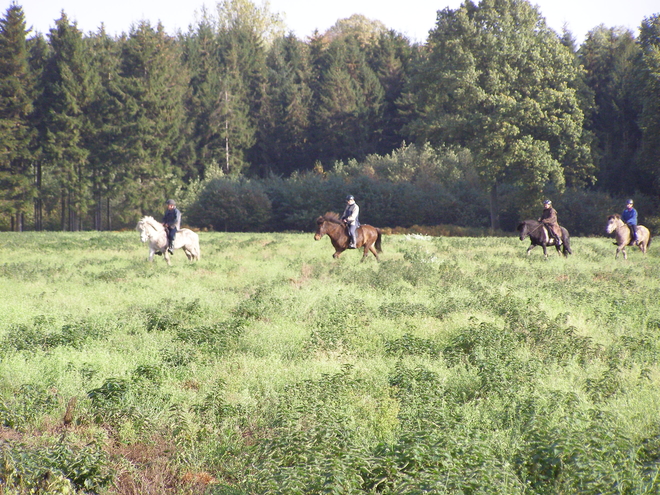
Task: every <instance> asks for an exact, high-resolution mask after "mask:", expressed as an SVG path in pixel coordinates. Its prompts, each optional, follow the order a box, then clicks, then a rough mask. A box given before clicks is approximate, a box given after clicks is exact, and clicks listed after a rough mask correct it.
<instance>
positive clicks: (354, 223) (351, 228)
mask: <svg viewBox="0 0 660 495" xmlns="http://www.w3.org/2000/svg"><path fill="white" fill-rule="evenodd" d="M359 214H360V207H359V206H358V205H357V203H356V202H355V198H354V197H353V195H351V194H349V195H348V196H346V209H344V213H343V214H342V216H341V220H342V221H343V222H344V223H345V224H346V227H347V228H348V237H349V239H350V243H349V246H348V248H349V249H355V248H356V245H355V243H356V242H357V228H358V227H359V226H360V221H359V220H358V215H359Z"/></svg>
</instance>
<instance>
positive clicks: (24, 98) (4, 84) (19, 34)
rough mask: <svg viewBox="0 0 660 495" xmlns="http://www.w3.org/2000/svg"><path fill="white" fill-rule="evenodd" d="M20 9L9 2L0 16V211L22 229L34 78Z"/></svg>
mask: <svg viewBox="0 0 660 495" xmlns="http://www.w3.org/2000/svg"><path fill="white" fill-rule="evenodd" d="M27 33H28V31H27V30H26V26H25V15H24V13H23V9H22V8H21V7H20V6H18V5H16V4H15V3H12V5H11V6H10V7H9V8H8V9H7V12H6V14H5V16H4V17H3V18H0V143H2V145H1V147H0V190H1V191H2V197H1V198H0V211H2V213H4V214H8V215H10V217H11V226H12V228H13V229H15V230H18V231H22V230H23V226H24V217H25V214H26V213H27V212H29V211H30V209H31V207H32V201H33V199H34V196H35V191H36V189H35V185H34V180H33V170H32V156H31V152H30V147H31V146H30V145H31V140H32V137H33V135H34V132H33V128H32V126H31V122H30V113H31V111H32V103H33V101H32V98H33V92H32V88H33V86H34V82H33V80H32V77H31V73H30V70H29V64H28V49H27V41H26V36H27Z"/></svg>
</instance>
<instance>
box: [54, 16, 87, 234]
mask: <svg viewBox="0 0 660 495" xmlns="http://www.w3.org/2000/svg"><path fill="white" fill-rule="evenodd" d="M50 45H51V48H52V52H51V55H50V58H49V60H48V62H47V64H46V67H45V69H44V72H43V78H44V82H43V87H44V93H43V103H44V105H45V112H44V126H45V144H44V155H45V159H46V161H47V164H48V170H47V171H44V172H45V173H46V172H47V173H49V174H50V175H51V176H52V178H53V179H54V181H55V183H56V185H57V188H58V189H59V200H60V213H61V223H60V225H61V229H62V230H80V229H81V227H82V225H81V222H82V218H83V216H84V215H85V214H86V213H87V210H88V209H89V207H90V205H91V202H92V198H91V195H90V177H89V175H88V173H87V168H86V166H87V155H88V151H87V149H86V148H85V147H84V133H85V132H86V131H87V130H88V126H87V123H86V118H85V107H86V105H87V104H88V102H89V97H90V93H89V73H88V62H89V60H88V54H87V53H86V51H85V47H84V43H83V38H82V33H81V32H80V30H78V28H77V26H76V24H75V23H73V24H72V23H70V22H69V20H68V18H67V16H66V14H65V13H64V12H62V17H61V18H60V19H58V20H57V21H56V22H55V28H53V29H51V31H50Z"/></svg>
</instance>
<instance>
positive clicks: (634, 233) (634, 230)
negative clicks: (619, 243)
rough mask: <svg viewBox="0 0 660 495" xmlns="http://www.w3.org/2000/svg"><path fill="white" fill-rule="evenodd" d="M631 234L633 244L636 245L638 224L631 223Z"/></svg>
mask: <svg viewBox="0 0 660 495" xmlns="http://www.w3.org/2000/svg"><path fill="white" fill-rule="evenodd" d="M630 234H631V235H632V245H633V246H636V245H637V226H636V225H631V226H630Z"/></svg>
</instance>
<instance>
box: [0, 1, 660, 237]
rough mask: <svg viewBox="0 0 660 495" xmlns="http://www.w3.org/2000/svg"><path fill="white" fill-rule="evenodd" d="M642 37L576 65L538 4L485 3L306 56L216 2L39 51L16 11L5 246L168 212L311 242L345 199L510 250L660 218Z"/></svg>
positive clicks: (41, 40) (346, 26)
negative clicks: (609, 218)
mask: <svg viewBox="0 0 660 495" xmlns="http://www.w3.org/2000/svg"><path fill="white" fill-rule="evenodd" d="M640 25H641V30H640V35H639V37H638V38H636V37H635V36H634V34H633V33H632V32H630V31H628V30H624V29H619V28H607V27H604V26H599V27H596V28H594V29H593V30H592V31H591V32H590V33H589V35H588V36H587V39H586V40H585V42H584V43H583V44H582V45H581V46H580V47H579V48H578V47H576V46H575V42H574V41H573V39H572V36H571V34H570V33H568V32H565V33H563V34H562V35H561V36H560V35H558V34H557V33H555V32H554V31H552V30H551V29H549V28H548V27H547V26H546V25H545V22H544V19H543V17H542V15H541V13H540V12H538V11H537V10H536V9H535V8H534V7H532V6H531V4H530V3H529V2H527V1H526V0H506V1H497V2H495V1H493V0H482V2H481V3H479V4H478V5H477V4H474V3H472V2H466V3H464V4H463V5H461V7H459V8H458V9H455V10H452V9H445V10H443V11H440V12H438V18H437V24H436V27H435V29H434V30H433V31H432V32H431V33H430V35H429V38H428V40H427V41H426V43H425V44H423V45H419V44H414V43H411V42H410V41H409V40H408V39H407V38H406V37H404V36H402V35H401V34H399V33H396V32H394V31H392V30H388V29H387V28H386V27H385V26H383V25H382V24H381V23H379V22H375V21H369V20H367V19H365V18H363V17H361V16H353V17H351V18H349V19H344V20H341V21H338V22H337V24H336V25H335V26H334V27H333V28H331V29H330V30H328V31H327V32H325V33H316V34H315V35H313V36H312V37H310V38H309V39H308V40H304V41H303V40H300V39H298V38H296V37H295V36H293V35H292V34H287V33H286V31H285V28H284V27H283V25H282V23H281V21H280V20H279V18H278V17H277V16H276V15H273V14H272V13H270V12H268V11H267V10H266V7H262V8H259V7H257V6H255V5H254V4H253V3H252V2H251V1H250V0H223V1H222V2H220V3H218V4H217V5H216V8H215V9H214V10H213V11H208V10H207V11H204V12H203V15H202V16H201V19H200V20H199V21H198V22H197V24H196V25H195V26H191V27H190V29H189V30H188V32H186V33H179V34H177V35H176V36H172V35H169V34H167V33H165V32H164V30H163V28H162V26H160V25H158V26H152V25H150V24H149V23H148V22H142V23H139V24H138V25H135V26H134V27H132V28H131V30H130V32H129V33H124V34H122V35H120V36H109V35H108V34H107V33H105V31H104V30H103V28H102V27H101V28H100V29H99V30H98V32H96V33H82V32H81V31H80V30H79V29H78V27H77V25H76V24H75V23H73V22H71V21H70V20H69V19H68V18H67V16H66V15H65V14H64V13H63V14H62V17H61V18H60V19H58V20H56V21H55V27H54V28H53V29H51V30H50V32H49V33H47V35H45V36H44V35H42V34H39V33H37V34H33V35H31V32H30V31H29V29H28V27H27V26H28V22H27V20H26V19H25V16H24V13H23V10H22V8H21V7H20V5H18V4H17V3H13V4H12V5H11V6H10V7H9V8H8V9H7V11H6V13H5V15H4V17H2V18H0V94H1V100H0V143H1V144H0V146H1V148H0V190H1V191H2V192H1V197H0V228H2V229H11V230H18V231H20V230H24V229H35V230H43V229H61V230H81V229H117V228H125V227H133V226H134V224H135V221H136V219H137V218H138V217H139V216H141V215H143V214H159V213H160V211H161V210H162V209H163V208H162V203H163V201H164V199H165V198H167V197H175V198H177V199H178V200H179V201H180V203H181V204H182V205H183V207H184V208H185V212H184V213H185V215H186V220H187V222H188V223H189V224H190V225H193V226H197V227H210V228H214V229H222V230H225V229H226V230H250V229H254V230H264V229H273V230H289V229H295V230H299V229H307V228H309V224H310V222H313V218H314V217H315V216H316V215H318V214H319V213H322V212H323V210H325V209H327V210H331V209H335V210H336V209H337V204H338V201H339V203H340V205H341V198H343V197H344V196H345V194H346V193H347V192H348V191H349V190H350V192H352V193H354V194H356V195H358V194H359V195H360V196H361V197H359V202H360V203H361V204H365V203H366V206H369V207H368V208H365V215H371V217H370V218H368V220H369V221H371V222H373V223H374V224H378V225H380V226H397V225H401V226H405V225H412V224H434V223H445V224H447V223H451V224H456V225H465V226H475V227H482V226H486V227H491V228H499V227H501V226H503V227H504V228H507V229H508V228H510V227H511V225H512V224H513V223H514V222H515V221H517V219H518V218H519V217H520V216H521V215H524V214H526V213H528V212H532V211H533V209H534V207H536V206H537V205H538V200H539V199H540V198H541V197H543V196H544V195H552V197H553V201H557V200H559V201H561V200H562V198H564V197H566V198H569V197H578V196H579V195H584V194H587V195H589V194H592V195H595V197H598V198H614V199H616V198H618V199H619V200H620V199H621V197H622V196H624V195H625V196H628V195H633V194H634V195H636V197H642V198H644V201H646V204H647V205H648V210H649V211H648V212H647V214H652V213H653V212H654V209H655V201H656V200H657V199H658V197H659V194H658V190H659V189H658V185H659V181H660V168H659V164H660V140H658V139H657V137H658V136H660V82H659V81H660V55H658V53H660V41H659V40H660V16H658V15H654V16H652V17H650V18H647V19H643V20H640ZM406 157H408V158H406ZM410 157H413V158H410ZM388 164H389V165H388ZM429 164H431V165H429ZM450 170H451V172H450ZM393 171H396V173H395V172H393ZM452 174H453V175H452ZM290 198H295V200H293V199H290ZM567 201H568V200H567ZM607 201H608V200H605V202H607ZM602 202H603V201H601V200H600V199H599V200H598V201H596V203H598V204H601V203H602ZM615 204H617V203H616V202H615ZM319 209H320V210H321V211H319ZM367 212H369V213H367Z"/></svg>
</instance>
